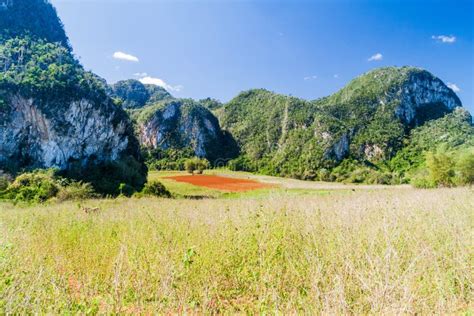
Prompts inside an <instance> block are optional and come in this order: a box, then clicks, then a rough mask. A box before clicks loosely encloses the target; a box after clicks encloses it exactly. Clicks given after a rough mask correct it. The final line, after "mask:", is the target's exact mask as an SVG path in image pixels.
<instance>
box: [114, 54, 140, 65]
mask: <svg viewBox="0 0 474 316" xmlns="http://www.w3.org/2000/svg"><path fill="white" fill-rule="evenodd" d="M113 57H114V58H115V59H119V60H125V61H131V62H134V63H138V62H139V59H138V57H136V56H133V55H130V54H127V53H124V52H115V53H114V54H113Z"/></svg>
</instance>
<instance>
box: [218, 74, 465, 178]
mask: <svg viewBox="0 0 474 316" xmlns="http://www.w3.org/2000/svg"><path fill="white" fill-rule="evenodd" d="M458 107H461V102H460V100H459V98H458V97H457V96H456V94H455V93H454V92H453V91H452V90H451V89H450V88H449V87H447V86H446V85H445V84H444V83H443V82H442V81H441V80H440V79H439V78H436V77H435V76H433V75H432V74H430V73H429V72H427V71H425V70H421V69H418V68H413V67H401V68H396V67H387V68H380V69H376V70H373V71H370V72H368V73H366V74H364V75H362V76H360V77H358V78H355V79H354V80H352V81H351V82H350V83H349V84H348V85H347V86H346V87H344V88H343V89H341V90H340V91H338V92H337V93H335V94H333V95H331V96H329V97H325V98H322V99H318V100H314V101H306V100H301V99H297V98H293V97H287V96H283V95H278V94H275V93H272V92H270V91H266V90H250V91H246V92H242V93H241V94H240V95H239V96H237V97H236V98H234V99H233V100H231V101H230V102H229V103H227V104H225V105H224V107H223V108H219V109H218V110H217V111H216V113H217V115H218V117H219V118H220V119H221V123H222V127H223V128H224V129H225V130H228V131H229V132H231V133H232V135H233V136H234V137H235V139H236V141H237V142H238V144H239V145H240V146H241V150H242V153H243V154H244V155H245V156H246V157H247V158H248V159H249V160H250V161H256V163H255V164H256V165H259V166H261V167H260V168H261V169H263V170H264V171H265V172H272V173H275V174H283V175H291V176H300V175H302V174H314V171H315V170H318V169H321V168H334V167H335V166H337V165H338V164H339V163H341V162H342V161H343V160H345V159H346V158H350V159H353V160H356V161H359V162H361V163H368V164H372V163H377V162H380V161H386V160H389V159H390V158H391V157H393V155H394V154H396V152H397V151H398V150H399V149H400V148H402V147H403V140H404V139H405V138H406V137H407V135H408V134H409V132H410V130H411V129H413V128H415V127H417V126H421V125H423V124H424V123H425V122H427V121H430V120H435V119H438V118H441V117H443V116H445V115H446V114H448V113H451V112H453V111H454V110H455V109H456V108H458Z"/></svg>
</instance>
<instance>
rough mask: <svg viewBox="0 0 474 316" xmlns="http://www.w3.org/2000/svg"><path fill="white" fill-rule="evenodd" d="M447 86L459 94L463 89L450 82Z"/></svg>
mask: <svg viewBox="0 0 474 316" xmlns="http://www.w3.org/2000/svg"><path fill="white" fill-rule="evenodd" d="M447 86H448V87H449V88H450V89H451V90H453V91H454V92H459V91H461V89H460V88H459V87H458V86H457V85H455V84H454V83H451V82H448V84H447Z"/></svg>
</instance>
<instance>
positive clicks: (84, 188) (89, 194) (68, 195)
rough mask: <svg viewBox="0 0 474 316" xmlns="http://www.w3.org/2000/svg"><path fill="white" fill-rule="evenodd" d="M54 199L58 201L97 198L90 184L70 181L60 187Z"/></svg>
mask: <svg viewBox="0 0 474 316" xmlns="http://www.w3.org/2000/svg"><path fill="white" fill-rule="evenodd" d="M56 197H57V198H58V200H60V201H65V200H86V199H92V198H95V197H97V194H96V193H95V191H94V188H93V187H92V185H91V184H90V183H83V182H80V181H79V182H76V181H72V182H70V183H68V184H67V185H66V186H62V187H61V189H60V190H59V192H58V194H57V196H56Z"/></svg>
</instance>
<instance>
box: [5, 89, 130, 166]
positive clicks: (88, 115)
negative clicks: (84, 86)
mask: <svg viewBox="0 0 474 316" xmlns="http://www.w3.org/2000/svg"><path fill="white" fill-rule="evenodd" d="M9 106H10V111H8V112H7V113H9V115H8V116H7V117H4V118H3V119H2V122H3V124H2V125H1V126H0V143H1V144H2V146H1V147H0V165H12V164H13V165H18V167H21V168H25V167H27V168H35V167H37V168H40V167H41V168H42V167H46V168H50V167H54V168H59V169H62V170H63V169H67V168H68V167H69V164H70V163H71V162H72V161H80V162H81V164H83V165H86V164H87V163H88V162H90V161H91V160H93V161H94V162H95V163H101V162H110V161H115V160H118V159H120V158H121V156H122V154H123V153H124V152H127V151H128V152H131V153H133V151H135V153H137V149H136V148H135V150H134V149H133V146H134V145H135V146H136V142H135V144H134V142H133V134H132V133H131V130H132V129H131V126H130V123H129V122H128V121H127V120H123V119H122V118H123V117H122V115H120V113H118V109H116V108H115V106H114V105H113V104H111V103H110V102H109V103H107V101H106V100H104V104H103V106H100V107H97V106H96V105H94V104H92V103H91V102H90V101H89V100H87V99H82V100H79V101H73V102H71V103H69V104H65V105H64V109H63V110H61V111H49V113H45V112H44V111H42V109H41V108H40V107H38V106H37V105H36V104H35V99H33V98H28V99H27V98H24V97H23V96H21V95H14V96H12V97H11V98H10V102H9Z"/></svg>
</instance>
